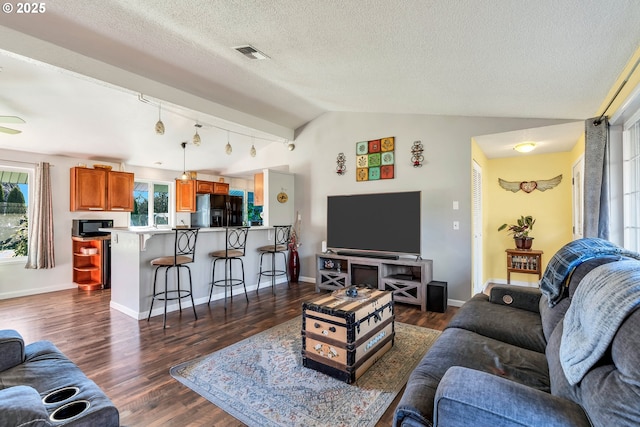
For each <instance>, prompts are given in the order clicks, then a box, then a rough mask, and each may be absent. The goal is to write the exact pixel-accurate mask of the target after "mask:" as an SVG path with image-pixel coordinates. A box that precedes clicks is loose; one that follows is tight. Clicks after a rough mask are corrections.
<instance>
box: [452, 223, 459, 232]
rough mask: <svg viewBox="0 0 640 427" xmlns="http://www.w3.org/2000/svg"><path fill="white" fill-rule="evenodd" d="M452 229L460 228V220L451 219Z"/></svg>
mask: <svg viewBox="0 0 640 427" xmlns="http://www.w3.org/2000/svg"><path fill="white" fill-rule="evenodd" d="M453 229H454V230H460V221H453Z"/></svg>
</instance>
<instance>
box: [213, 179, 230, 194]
mask: <svg viewBox="0 0 640 427" xmlns="http://www.w3.org/2000/svg"><path fill="white" fill-rule="evenodd" d="M213 194H229V184H227V183H224V182H214V183H213Z"/></svg>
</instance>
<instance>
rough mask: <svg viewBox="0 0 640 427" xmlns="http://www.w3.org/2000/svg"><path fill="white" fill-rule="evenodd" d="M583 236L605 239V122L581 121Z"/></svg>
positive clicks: (607, 195)
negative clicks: (582, 145)
mask: <svg viewBox="0 0 640 427" xmlns="http://www.w3.org/2000/svg"><path fill="white" fill-rule="evenodd" d="M583 221H584V222H583V224H584V237H599V238H601V239H606V240H609V121H608V120H607V118H606V117H603V118H602V119H599V118H592V119H587V120H586V121H585V147H584V220H583Z"/></svg>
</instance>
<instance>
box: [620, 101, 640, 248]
mask: <svg viewBox="0 0 640 427" xmlns="http://www.w3.org/2000/svg"><path fill="white" fill-rule="evenodd" d="M622 154H623V163H622V172H623V193H624V246H625V248H627V249H631V250H633V251H640V215H639V214H638V212H640V110H638V111H637V112H636V113H635V114H634V115H633V116H632V117H631V118H630V119H629V120H627V121H626V122H625V123H624V133H623V139H622Z"/></svg>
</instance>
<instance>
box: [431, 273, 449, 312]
mask: <svg viewBox="0 0 640 427" xmlns="http://www.w3.org/2000/svg"><path fill="white" fill-rule="evenodd" d="M427 311H437V312H438V313H444V312H445V311H447V282H438V281H435V280H434V281H433V282H429V284H428V285H427Z"/></svg>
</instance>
